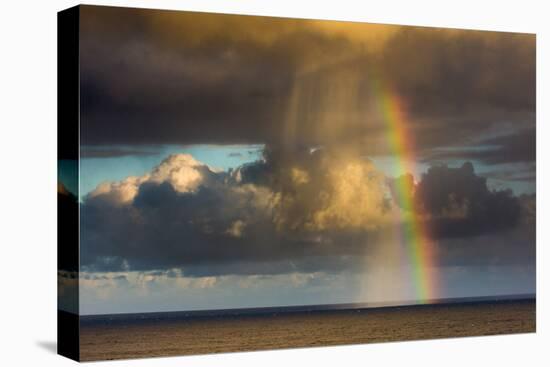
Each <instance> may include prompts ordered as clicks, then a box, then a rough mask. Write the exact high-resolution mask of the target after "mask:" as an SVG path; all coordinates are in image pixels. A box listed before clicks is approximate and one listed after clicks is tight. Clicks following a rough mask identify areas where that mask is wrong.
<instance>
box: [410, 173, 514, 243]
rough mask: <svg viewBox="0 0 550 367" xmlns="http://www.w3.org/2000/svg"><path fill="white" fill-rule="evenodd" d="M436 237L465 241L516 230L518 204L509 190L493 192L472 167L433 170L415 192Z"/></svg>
mask: <svg viewBox="0 0 550 367" xmlns="http://www.w3.org/2000/svg"><path fill="white" fill-rule="evenodd" d="M414 196H415V200H416V201H417V202H418V204H419V207H420V208H421V210H423V211H424V212H425V213H426V214H428V215H429V218H430V219H429V221H430V224H431V225H430V226H431V229H432V230H433V231H434V235H436V236H438V237H465V236H472V235H476V234H481V233H486V232H496V231H500V230H504V229H507V228H513V227H515V226H516V225H517V224H518V222H519V220H520V214H521V202H520V200H519V199H518V198H517V197H515V196H513V194H512V192H511V191H510V190H500V191H492V190H489V188H488V187H487V182H486V179H485V178H483V177H480V176H477V175H476V174H475V172H474V167H473V165H472V164H471V163H469V162H468V163H465V164H464V165H462V167H459V168H449V167H447V166H439V167H432V168H430V169H429V170H428V172H427V173H425V174H424V175H423V176H422V181H421V182H420V183H419V185H418V187H417V188H416V191H415V194H414Z"/></svg>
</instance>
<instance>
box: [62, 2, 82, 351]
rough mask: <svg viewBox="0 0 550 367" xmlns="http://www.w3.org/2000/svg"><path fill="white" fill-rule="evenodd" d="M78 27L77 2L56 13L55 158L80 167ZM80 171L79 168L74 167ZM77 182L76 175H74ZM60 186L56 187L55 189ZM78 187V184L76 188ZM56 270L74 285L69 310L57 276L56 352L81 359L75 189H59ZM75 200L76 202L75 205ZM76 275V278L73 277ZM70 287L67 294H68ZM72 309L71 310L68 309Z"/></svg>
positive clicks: (76, 171) (78, 13) (77, 208)
mask: <svg viewBox="0 0 550 367" xmlns="http://www.w3.org/2000/svg"><path fill="white" fill-rule="evenodd" d="M79 27H80V6H75V7H72V8H69V9H66V10H63V11H60V12H58V13H57V158H58V161H59V160H71V161H73V160H74V162H73V163H74V164H75V165H76V167H79V124H80V121H79V120H80V119H79V109H80V108H79V84H80V82H79V79H80V78H79ZM74 175H76V176H78V175H79V168H78V169H77V170H75V171H74ZM74 178H75V179H76V182H78V179H79V178H78V177H74ZM58 190H59V189H58ZM77 190H78V188H77ZM57 195H58V204H57V208H58V212H57V234H58V237H57V271H58V277H59V276H60V273H61V272H63V273H65V274H70V279H71V281H73V284H74V287H71V288H69V289H67V288H65V289H64V290H63V292H65V293H64V295H63V297H69V298H70V300H71V301H72V304H73V305H74V307H73V308H71V310H70V311H67V310H63V309H62V308H61V307H60V297H61V295H62V292H61V289H60V282H59V280H58V310H57V353H58V354H59V355H62V356H65V357H67V358H70V359H72V360H75V361H79V360H80V337H79V332H80V330H79V329H80V316H79V287H78V277H79V245H80V235H79V232H80V229H79V204H78V192H76V197H75V198H74V199H75V200H73V202H72V204H71V202H66V201H64V200H63V197H61V196H60V194H59V192H58V194H57ZM75 204H76V205H75ZM75 279H76V281H74V280H75ZM67 291H69V293H70V294H69V295H67V293H66V292H67ZM71 311H72V312H71Z"/></svg>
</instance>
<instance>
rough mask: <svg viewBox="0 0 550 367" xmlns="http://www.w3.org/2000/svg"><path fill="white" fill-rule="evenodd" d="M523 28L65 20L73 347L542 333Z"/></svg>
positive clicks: (131, 15) (65, 343)
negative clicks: (537, 324)
mask: <svg viewBox="0 0 550 367" xmlns="http://www.w3.org/2000/svg"><path fill="white" fill-rule="evenodd" d="M535 51H536V38H535V35H534V34H520V33H509V32H491V31H475V30H460V29H445V28H427V27H412V26H399V25H384V24H370V23H354V22H343V21H328V20H310V19H290V18H273V17H260V16H244V15H228V14H210V13H197V12H185V11H167V10H150V9H133V8H116V7H100V6H78V7H75V8H71V9H68V10H65V11H63V12H60V13H59V184H58V202H59V210H58V213H59V214H58V216H59V231H58V232H59V256H58V264H59V266H58V282H59V311H58V321H59V341H58V349H59V352H60V354H63V355H65V356H68V357H70V358H73V359H77V360H82V361H93V360H105V359H125V358H136V357H152V356H171V355H186V354H202V353H218V352H235V351H252V350H265V349H277V348H294V347H312V346H329V345H341V344H354V343H374V342H384V341H404V340H420V339H432V338H444V337H460V336H479V335H494V334H509V333H526V332H534V331H535V303H536V302H535V299H536V279H535V273H536V269H535V218H536V185H535V181H536V163H535V140H536V139H535V125H536V120H535V112H536V106H535V68H536V65H535Z"/></svg>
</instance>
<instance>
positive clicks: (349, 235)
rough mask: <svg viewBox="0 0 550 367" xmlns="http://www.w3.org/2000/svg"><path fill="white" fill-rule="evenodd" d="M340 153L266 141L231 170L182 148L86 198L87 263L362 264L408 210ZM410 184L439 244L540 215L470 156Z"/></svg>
mask: <svg viewBox="0 0 550 367" xmlns="http://www.w3.org/2000/svg"><path fill="white" fill-rule="evenodd" d="M340 154H341V153H340V152H334V151H331V150H328V149H324V148H321V149H317V150H303V151H295V152H293V153H292V154H291V155H290V156H287V155H286V154H284V153H281V152H279V151H275V150H273V149H267V150H266V152H265V155H264V159H263V160H260V161H256V162H254V163H249V164H245V165H243V166H241V167H239V168H238V169H236V170H231V171H229V172H216V171H214V170H212V169H211V168H210V167H208V166H207V165H204V164H202V163H201V162H199V161H197V160H196V159H194V158H193V157H192V156H190V155H188V154H179V155H172V156H170V157H168V158H166V159H165V160H164V161H163V162H161V163H160V164H159V165H158V166H157V167H155V168H154V169H153V170H152V171H151V172H150V173H147V174H145V175H143V176H139V177H129V178H126V179H125V180H122V181H120V182H106V183H103V184H101V185H99V186H98V187H97V188H96V189H95V190H94V191H92V192H91V193H90V194H89V195H88V196H87V197H86V198H85V200H84V203H83V204H82V205H81V221H82V222H81V223H82V225H81V230H82V236H81V241H82V243H81V266H82V269H83V270H86V271H151V270H158V269H161V270H162V269H172V268H178V269H182V272H183V274H184V275H185V276H222V275H227V274H241V275H243V274H248V275H254V274H279V273H284V272H287V273H288V272H316V271H329V272H330V271H337V270H338V271H340V270H342V269H346V270H349V271H353V269H360V268H361V267H362V266H363V259H364V258H365V256H367V257H368V256H369V253H370V250H371V249H372V248H373V246H380V245H381V244H383V243H384V239H385V238H387V236H386V235H387V232H388V231H391V230H393V229H395V226H396V225H399V223H395V220H396V219H395V218H396V214H398V213H399V211H401V210H403V209H401V208H400V207H399V205H396V203H395V202H394V200H393V199H392V190H391V185H388V178H387V177H385V176H384V175H383V174H382V173H381V172H380V171H379V170H378V169H377V168H376V167H375V165H374V164H373V163H372V162H371V161H370V160H368V159H366V158H360V157H357V158H355V159H352V158H350V156H347V155H346V156H341V155H340ZM291 157H292V159H290V158H291ZM411 185H412V186H411V190H415V197H416V200H417V201H418V202H419V203H420V206H421V208H423V211H422V212H421V213H417V214H418V215H421V216H422V218H423V220H425V221H427V224H428V225H429V227H430V228H431V230H432V231H433V233H432V234H433V236H435V238H436V240H438V241H440V246H441V247H442V248H443V251H442V252H446V251H447V250H445V247H447V245H446V243H447V242H446V241H447V240H446V239H452V238H457V237H460V238H462V237H475V236H482V235H491V233H492V232H496V231H499V233H505V232H506V231H507V230H508V229H510V230H511V229H515V228H520V229H519V231H520V232H519V233H523V232H521V231H524V230H527V231H529V230H530V229H531V228H533V227H532V226H534V222H533V223H528V224H525V225H523V224H522V223H523V222H521V221H522V220H524V219H525V218H527V217H529V215H526V212H525V213H524V212H523V210H524V209H523V208H524V206H525V205H524V203H523V201H525V200H523V201H522V200H520V199H519V198H517V197H514V196H512V195H511V193H510V192H504V191H501V192H496V191H490V190H489V189H488V188H487V185H486V183H485V179H483V178H481V177H479V176H477V175H476V174H475V173H474V171H473V167H472V165H471V164H465V165H464V166H462V167H461V168H448V167H434V168H432V169H430V170H429V171H428V172H427V173H426V174H425V175H424V176H423V178H422V180H421V181H420V182H419V183H418V184H417V185H416V186H415V185H414V183H412V182H411ZM531 205H532V203H531ZM531 215H532V214H531ZM520 224H521V225H520ZM487 242H488V243H487V244H485V245H482V244H480V245H479V246H481V247H483V246H484V247H485V248H489V247H491V251H493V252H491V251H489V253H487V254H486V255H488V256H490V254H491V253H493V254H494V253H499V249H498V247H499V246H500V244H499V243H496V244H495V243H494V241H487ZM449 243H450V242H449ZM455 246H456V245H455ZM503 246H504V245H503ZM506 246H507V245H506ZM472 251H479V250H478V249H472ZM455 259H456V258H455ZM463 260H464V259H463V257H462V255H461V256H460V261H463ZM449 261H450V262H452V261H453V259H450V260H449Z"/></svg>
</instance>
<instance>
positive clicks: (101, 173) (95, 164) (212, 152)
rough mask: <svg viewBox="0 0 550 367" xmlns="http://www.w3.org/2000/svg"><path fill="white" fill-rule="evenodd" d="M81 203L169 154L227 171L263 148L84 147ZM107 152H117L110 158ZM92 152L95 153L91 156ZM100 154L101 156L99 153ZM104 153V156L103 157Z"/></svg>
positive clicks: (257, 153) (146, 169)
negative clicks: (107, 184) (187, 156)
mask: <svg viewBox="0 0 550 367" xmlns="http://www.w3.org/2000/svg"><path fill="white" fill-rule="evenodd" d="M82 150H83V154H81V160H80V190H81V192H80V197H79V199H80V201H82V199H83V198H84V197H85V196H86V195H87V194H88V193H89V192H91V191H93V190H94V189H95V188H96V187H97V185H99V184H100V183H102V182H105V181H120V180H123V179H125V178H126V177H129V176H141V175H144V174H145V173H147V172H149V171H151V170H152V169H153V168H154V167H155V166H157V165H158V164H159V163H160V162H162V160H163V159H165V158H166V157H167V156H169V155H170V154H178V153H188V154H191V155H192V156H193V157H194V158H195V159H197V160H199V161H201V162H203V163H205V164H207V165H209V166H210V167H212V168H214V169H218V170H224V171H227V170H229V168H236V167H238V166H241V165H243V164H245V163H249V162H254V161H256V160H258V159H260V158H261V156H262V150H263V145H259V144H254V145H247V144H246V145H245V144H241V145H237V144H236V145H214V144H197V145H185V146H182V145H154V146H144V147H138V148H135V147H127V146H108V147H106V146H104V147H101V148H97V147H93V148H91V147H85V146H84V147H82ZM108 152H116V154H114V155H112V156H109V154H108ZM90 153H93V154H90ZM98 153H99V154H98ZM101 153H104V154H101Z"/></svg>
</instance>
